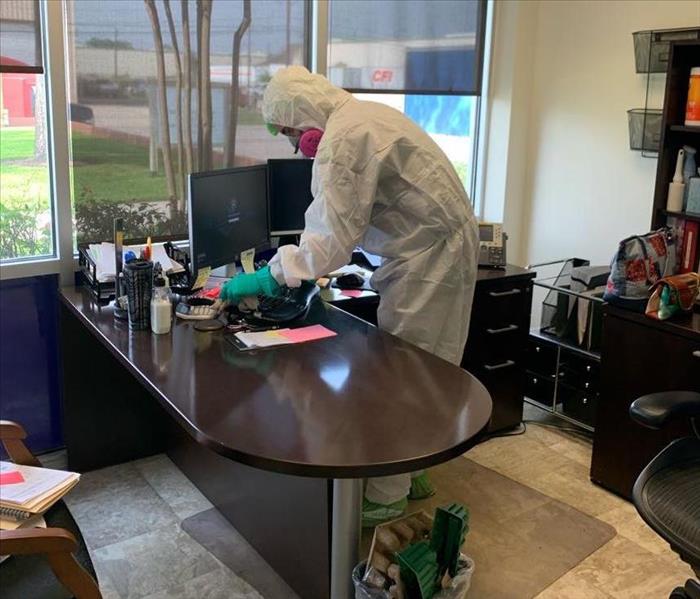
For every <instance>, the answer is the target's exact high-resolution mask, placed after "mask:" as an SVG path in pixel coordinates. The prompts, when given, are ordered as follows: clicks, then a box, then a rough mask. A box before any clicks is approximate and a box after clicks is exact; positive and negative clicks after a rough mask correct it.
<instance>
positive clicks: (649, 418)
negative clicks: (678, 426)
mask: <svg viewBox="0 0 700 599" xmlns="http://www.w3.org/2000/svg"><path fill="white" fill-rule="evenodd" d="M630 416H631V417H632V419H633V420H635V421H637V422H638V423H639V424H641V425H643V426H646V427H649V428H654V429H659V428H662V427H663V426H664V425H665V424H666V422H668V421H669V420H670V419H671V417H673V416H687V417H689V418H693V417H700V393H695V392H693V391H664V392H661V393H651V394H649V395H644V396H642V397H640V398H639V399H636V400H635V401H633V402H632V405H631V406H630Z"/></svg>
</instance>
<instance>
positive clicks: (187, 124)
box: [181, 0, 194, 173]
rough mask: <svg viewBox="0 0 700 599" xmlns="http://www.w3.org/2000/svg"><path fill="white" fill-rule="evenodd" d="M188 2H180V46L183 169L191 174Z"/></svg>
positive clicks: (182, 0) (190, 57) (190, 80)
mask: <svg viewBox="0 0 700 599" xmlns="http://www.w3.org/2000/svg"><path fill="white" fill-rule="evenodd" d="M188 1H189V0H181V7H182V46H183V52H184V67H183V68H184V71H185V72H184V75H185V77H184V79H185V82H184V84H185V89H184V95H185V120H184V123H183V125H184V134H185V167H186V168H187V172H188V173H191V172H193V168H194V164H193V161H192V154H193V150H192V50H191V49H190V14H189V7H188Z"/></svg>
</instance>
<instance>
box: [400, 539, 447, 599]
mask: <svg viewBox="0 0 700 599" xmlns="http://www.w3.org/2000/svg"><path fill="white" fill-rule="evenodd" d="M396 559H397V561H398V563H399V568H400V570H401V580H402V581H403V583H404V585H405V586H406V596H407V597H408V599H431V598H432V596H433V595H434V594H435V590H436V588H437V582H438V568H439V567H438V563H437V556H436V553H435V551H433V550H432V549H431V548H430V544H429V543H428V541H420V542H419V543H415V544H413V545H409V546H408V547H406V549H404V550H403V551H400V552H399V553H397V554H396Z"/></svg>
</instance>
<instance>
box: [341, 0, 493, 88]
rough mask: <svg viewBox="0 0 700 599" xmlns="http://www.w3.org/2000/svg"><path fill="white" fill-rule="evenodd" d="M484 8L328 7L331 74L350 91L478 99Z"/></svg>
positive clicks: (448, 4)
mask: <svg viewBox="0 0 700 599" xmlns="http://www.w3.org/2000/svg"><path fill="white" fill-rule="evenodd" d="M485 14H486V3H485V2H483V1H481V0H460V1H455V0H432V1H431V2H419V1H415V0H331V3H330V10H329V39H330V42H329V44H328V75H329V78H330V80H331V81H332V82H333V83H335V84H336V85H339V86H341V87H345V88H347V89H351V90H353V91H368V92H369V91H371V90H392V91H398V92H405V93H409V92H413V93H433V94H463V95H479V94H480V92H481V71H482V61H483V48H484V41H483V37H484V23H485V20H484V19H485Z"/></svg>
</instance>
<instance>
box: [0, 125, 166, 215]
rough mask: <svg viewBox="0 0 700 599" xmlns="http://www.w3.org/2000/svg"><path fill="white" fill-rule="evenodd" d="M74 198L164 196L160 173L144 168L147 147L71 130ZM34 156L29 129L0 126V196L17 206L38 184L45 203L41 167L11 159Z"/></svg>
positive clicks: (111, 199) (146, 198) (119, 199)
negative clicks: (0, 178)
mask: <svg viewBox="0 0 700 599" xmlns="http://www.w3.org/2000/svg"><path fill="white" fill-rule="evenodd" d="M72 153H73V165H74V168H73V171H72V172H73V185H74V189H75V201H76V202H80V200H81V199H82V198H83V197H89V198H92V199H95V200H98V201H102V202H124V201H132V200H137V201H146V202H148V201H153V200H162V199H164V198H165V197H166V196H167V191H166V182H165V176H164V175H163V174H162V173H161V174H158V175H155V176H154V175H152V174H151V173H150V171H149V169H148V148H147V147H143V146H140V145H137V144H130V143H125V142H121V141H114V140H110V139H103V138H98V137H93V136H90V135H85V134H81V133H75V134H74V135H73V148H72ZM33 156H34V130H33V129H31V128H25V127H21V128H20V127H15V128H3V129H1V130H0V173H1V175H0V176H1V177H2V184H1V185H0V187H1V189H0V200H1V201H2V203H3V204H5V205H6V206H11V207H17V206H19V205H22V204H24V203H25V202H26V199H27V196H28V195H30V196H32V197H36V192H37V190H38V189H43V192H44V198H45V201H46V202H48V184H47V174H46V167H45V166H44V165H41V164H37V165H28V164H26V163H25V164H17V162H18V161H25V160H31V158H32V157H33Z"/></svg>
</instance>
